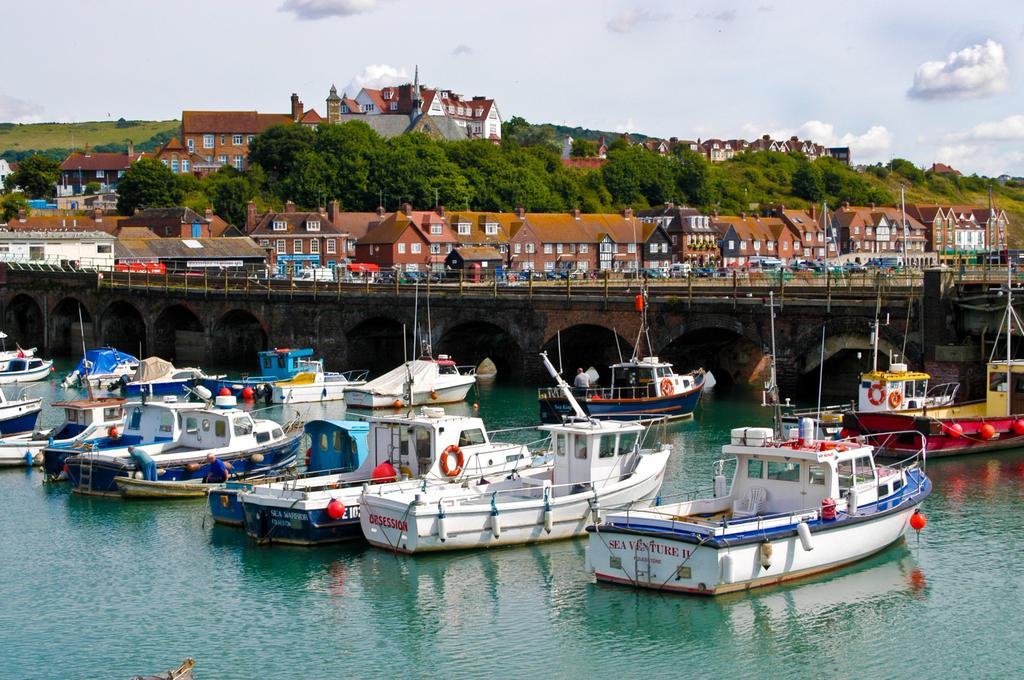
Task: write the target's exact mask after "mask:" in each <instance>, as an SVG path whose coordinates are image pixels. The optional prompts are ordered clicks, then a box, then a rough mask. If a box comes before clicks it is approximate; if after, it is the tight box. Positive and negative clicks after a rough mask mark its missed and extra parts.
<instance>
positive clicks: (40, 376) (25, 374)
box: [0, 361, 53, 385]
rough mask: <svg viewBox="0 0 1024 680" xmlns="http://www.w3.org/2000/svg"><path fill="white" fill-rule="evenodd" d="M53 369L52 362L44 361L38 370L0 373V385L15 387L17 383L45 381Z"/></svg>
mask: <svg viewBox="0 0 1024 680" xmlns="http://www.w3.org/2000/svg"><path fill="white" fill-rule="evenodd" d="M52 369H53V362H52V361H44V362H43V365H42V366H40V367H39V368H35V369H32V370H30V371H10V372H4V373H0V385H16V384H18V383H27V382H36V381H39V380H45V379H46V378H47V376H49V375H50V373H51V371H52Z"/></svg>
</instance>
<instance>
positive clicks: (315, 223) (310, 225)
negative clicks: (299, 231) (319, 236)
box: [306, 220, 320, 231]
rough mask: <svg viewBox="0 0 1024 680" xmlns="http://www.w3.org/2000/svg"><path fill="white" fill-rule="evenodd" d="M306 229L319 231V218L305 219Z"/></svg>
mask: <svg viewBox="0 0 1024 680" xmlns="http://www.w3.org/2000/svg"><path fill="white" fill-rule="evenodd" d="M306 231H320V220H306Z"/></svg>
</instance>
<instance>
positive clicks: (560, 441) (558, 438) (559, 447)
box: [555, 434, 568, 456]
mask: <svg viewBox="0 0 1024 680" xmlns="http://www.w3.org/2000/svg"><path fill="white" fill-rule="evenodd" d="M567 439H568V435H564V434H556V435H555V455H556V456H564V455H565V448H566V446H565V445H566V440H567Z"/></svg>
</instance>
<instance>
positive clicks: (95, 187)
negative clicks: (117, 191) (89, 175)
mask: <svg viewBox="0 0 1024 680" xmlns="http://www.w3.org/2000/svg"><path fill="white" fill-rule="evenodd" d="M100 188H101V187H100V183H99V182H96V181H92V182H88V183H87V184H86V185H85V193H87V194H98V193H99V192H100Z"/></svg>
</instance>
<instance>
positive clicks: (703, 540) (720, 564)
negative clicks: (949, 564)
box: [587, 418, 932, 595]
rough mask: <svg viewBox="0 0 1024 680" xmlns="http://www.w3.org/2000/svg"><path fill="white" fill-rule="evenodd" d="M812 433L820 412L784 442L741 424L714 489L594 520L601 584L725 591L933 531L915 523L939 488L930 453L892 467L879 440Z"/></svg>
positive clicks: (593, 558) (591, 550) (593, 546)
mask: <svg viewBox="0 0 1024 680" xmlns="http://www.w3.org/2000/svg"><path fill="white" fill-rule="evenodd" d="M813 437H814V423H813V421H811V419H809V418H808V419H805V420H804V421H802V423H801V436H792V437H789V438H785V439H782V438H779V437H778V436H777V435H776V434H775V432H774V431H773V430H772V428H762V427H746V428H736V429H734V430H733V431H732V436H731V441H730V443H729V444H727V445H726V446H724V447H722V452H723V453H724V454H725V455H726V456H728V457H729V458H730V460H722V461H719V462H718V463H717V464H716V466H715V474H714V482H713V489H712V490H711V491H710V492H709V493H707V495H705V496H702V497H696V498H693V497H691V498H689V499H686V500H682V501H678V502H672V503H664V502H663V503H662V504H661V505H659V506H657V507H652V508H647V509H641V510H629V511H625V512H612V513H609V514H608V515H607V516H606V517H605V518H604V520H603V521H601V522H599V523H597V524H596V525H594V526H591V527H588V528H587V531H588V533H589V542H588V546H587V562H588V569H589V570H590V571H592V572H593V573H594V574H595V576H596V578H597V580H598V581H605V582H609V583H619V584H623V585H629V586H633V587H637V588H650V589H653V590H661V591H668V592H678V593H693V594H700V595H718V594H721V593H728V592H733V591H737V590H749V589H752V588H756V587H759V586H766V585H772V584H777V583H782V582H784V581H789V580H792V579H796V578H801V577H804V576H809V575H811V574H817V573H820V572H823V571H828V570H831V569H836V568H839V567H842V566H844V565H847V564H850V563H852V562H855V561H857V560H861V559H864V558H866V557H868V556H870V555H872V554H874V553H876V552H878V551H880V550H883V549H884V548H886V547H888V546H890V545H892V544H893V543H895V542H896V541H898V540H900V539H901V538H903V536H904V534H905V533H906V531H907V529H908V528H910V527H914V528H918V529H919V528H920V527H921V526H923V524H924V523H923V519H922V518H920V517H919V518H917V519H914V515H915V513H917V512H918V510H917V508H918V506H919V505H920V504H921V502H922V501H924V499H925V498H927V497H928V495H929V493H931V490H932V484H931V482H930V481H929V479H928V477H927V476H926V475H925V473H924V470H923V468H922V467H921V464H922V463H923V461H924V450H923V448H922V450H921V451H919V452H918V454H917V455H914V456H911V457H910V458H908V459H907V460H905V461H902V462H901V463H898V464H895V465H888V466H883V465H879V464H877V463H876V462H875V450H874V448H873V447H871V446H868V445H866V444H862V443H859V442H857V441H852V440H839V441H836V440H828V441H815V440H814V439H813ZM728 467H731V468H732V469H733V480H732V485H731V487H730V488H727V487H726V480H725V475H724V473H723V471H724V470H725V469H727V468H728ZM662 500H663V501H664V500H665V499H662Z"/></svg>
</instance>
